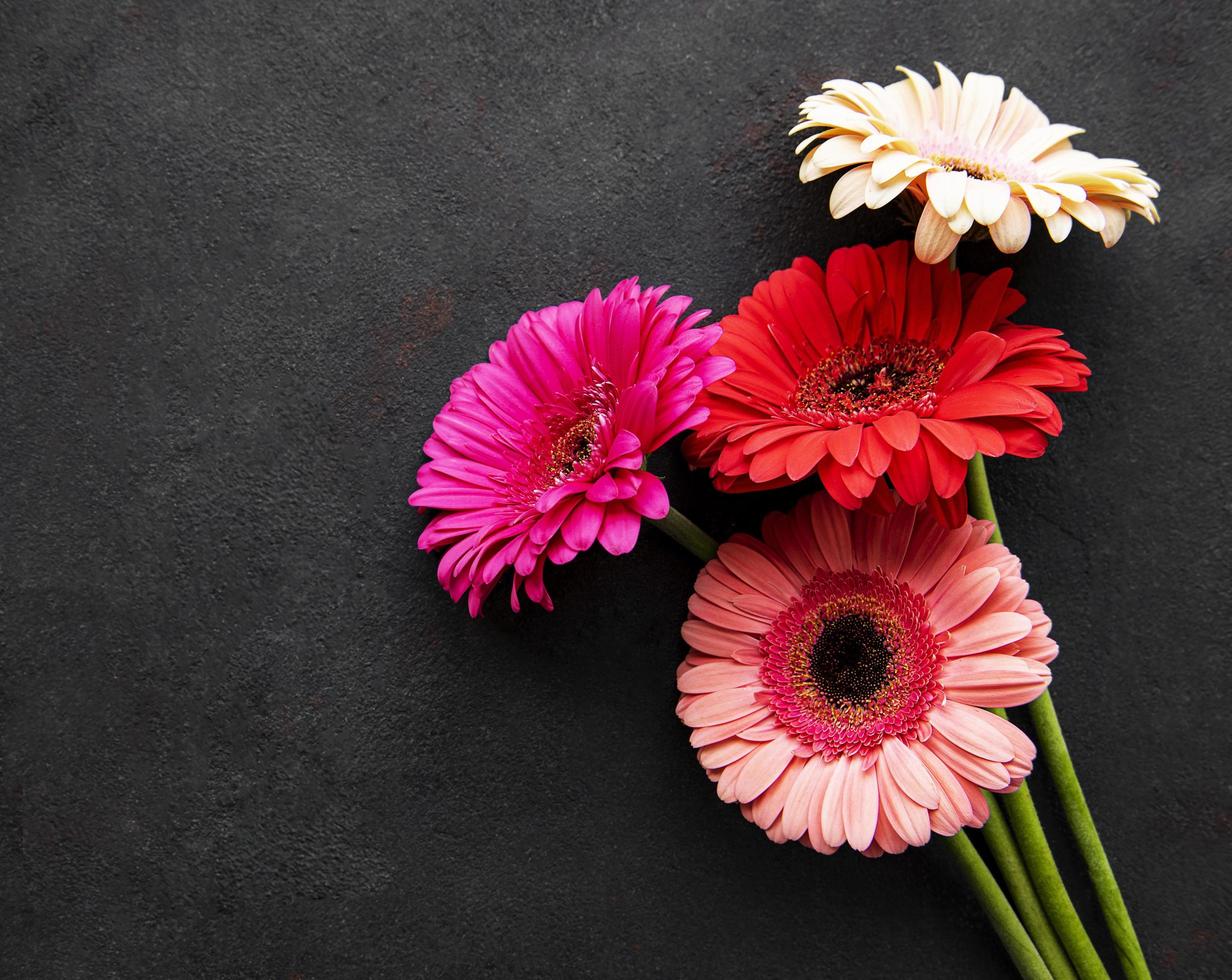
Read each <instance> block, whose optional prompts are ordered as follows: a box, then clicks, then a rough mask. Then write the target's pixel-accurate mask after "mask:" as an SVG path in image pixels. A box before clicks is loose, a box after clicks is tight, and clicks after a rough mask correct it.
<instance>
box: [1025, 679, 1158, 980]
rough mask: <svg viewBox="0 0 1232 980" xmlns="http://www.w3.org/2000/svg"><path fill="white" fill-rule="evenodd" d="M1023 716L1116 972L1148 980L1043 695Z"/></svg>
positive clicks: (1113, 878)
mask: <svg viewBox="0 0 1232 980" xmlns="http://www.w3.org/2000/svg"><path fill="white" fill-rule="evenodd" d="M1027 710H1028V711H1029V712H1030V714H1031V721H1032V723H1033V724H1034V725H1035V734H1036V737H1037V738H1038V739H1039V743H1040V750H1041V754H1042V755H1043V756H1044V761H1045V762H1046V763H1047V764H1048V772H1049V774H1050V775H1051V776H1052V784H1053V785H1054V786H1055V787H1056V789H1057V796H1059V797H1060V798H1061V806H1062V807H1064V809H1065V819H1066V820H1068V821H1069V827H1070V830H1071V831H1072V832H1073V834H1074V837H1075V839H1076V840H1077V841H1078V850H1079V851H1081V852H1082V859H1083V860H1084V861H1085V862H1086V865H1087V873H1088V874H1090V876H1091V882H1092V884H1094V885H1095V894H1096V895H1097V896H1098V897H1099V907H1100V908H1101V909H1102V910H1103V912H1104V921H1105V922H1107V923H1108V931H1109V932H1110V933H1112V941H1113V942H1114V943H1115V944H1116V950H1117V957H1118V958H1119V959H1120V961H1121V969H1122V970H1124V971H1125V975H1126V976H1127V977H1129V978H1130V980H1148V978H1149V977H1150V975H1151V971H1150V970H1149V969H1148V968H1147V965H1146V957H1145V956H1143V955H1142V946H1141V944H1140V943H1139V942H1138V934H1137V933H1136V932H1134V924H1133V922H1132V921H1130V918H1129V909H1127V908H1126V907H1125V899H1124V898H1123V897H1122V896H1121V889H1120V888H1119V887H1118V885H1117V881H1116V876H1115V875H1114V874H1113V873H1112V865H1111V864H1109V863H1108V855H1107V854H1106V853H1104V845H1103V844H1102V843H1101V842H1100V839H1099V833H1098V832H1097V831H1096V830H1095V821H1094V820H1093V819H1092V817H1091V810H1090V808H1089V807H1088V806H1087V800H1086V797H1085V796H1084V795H1083V792H1082V786H1081V785H1080V784H1079V782H1078V773H1077V772H1075V771H1074V760H1073V759H1072V758H1070V754H1069V749H1068V748H1066V745H1065V736H1064V735H1062V734H1061V723H1060V721H1058V720H1057V711H1056V708H1054V707H1053V704H1052V698H1051V697H1049V695H1048V692H1047V691H1045V692H1044V693H1043V694H1041V695H1040V696H1039V697H1038V698H1036V699H1035V700H1034V701H1032V702H1031V704H1030V705H1029V707H1028V709H1027Z"/></svg>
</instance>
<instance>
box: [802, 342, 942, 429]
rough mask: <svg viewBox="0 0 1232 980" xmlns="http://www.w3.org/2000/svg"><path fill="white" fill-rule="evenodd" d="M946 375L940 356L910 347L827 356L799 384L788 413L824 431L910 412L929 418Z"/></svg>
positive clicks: (886, 345)
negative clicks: (939, 380) (828, 427)
mask: <svg viewBox="0 0 1232 980" xmlns="http://www.w3.org/2000/svg"><path fill="white" fill-rule="evenodd" d="M944 369H945V358H944V354H943V352H942V351H939V350H937V349H936V348H934V347H930V346H928V345H927V344H921V343H916V342H912V341H884V340H878V341H874V342H873V343H872V344H870V345H868V346H867V347H844V348H841V349H840V350H837V351H834V352H832V353H831V354H829V355H827V356H826V357H825V358H824V359H823V360H822V361H821V362H820V363H819V364H817V365H816V366H815V367H814V368H812V369H811V370H810V371H809V372H808V373H807V374H805V375H804V377H802V378H801V379H800V382H799V384H797V385H796V390H795V391H794V392H793V393H792V395H791V397H790V399H789V401H788V405H787V408H788V411H790V412H791V413H793V414H795V415H800V416H804V417H805V418H807V419H809V420H810V421H813V422H819V423H821V424H823V425H831V426H836V427H838V426H844V425H851V424H852V423H855V422H871V421H873V420H874V419H876V418H879V417H881V416H882V415H889V414H892V413H894V412H899V411H902V410H904V409H911V410H912V411H914V412H915V413H916V414H918V415H923V416H928V415H931V414H932V412H933V409H934V408H935V407H936V401H937V395H936V392H935V391H934V388H935V387H936V384H937V380H938V379H939V378H940V377H941V372H942V371H943V370H944Z"/></svg>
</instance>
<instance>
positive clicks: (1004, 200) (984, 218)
mask: <svg viewBox="0 0 1232 980" xmlns="http://www.w3.org/2000/svg"><path fill="white" fill-rule="evenodd" d="M965 198H966V202H967V210H968V211H970V212H971V214H972V215H973V216H974V217H975V220H976V221H978V222H979V223H980V224H982V225H991V224H992V223H993V222H994V221H996V220H997V219H998V218H999V217H1001V213H1002V212H1003V211H1004V210H1005V206H1006V205H1007V204H1009V202H1010V185H1009V184H1007V183H1006V182H1005V181H1004V180H980V179H979V178H978V177H968V178H967V193H966V195H965Z"/></svg>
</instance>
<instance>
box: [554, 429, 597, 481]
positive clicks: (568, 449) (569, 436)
mask: <svg viewBox="0 0 1232 980" xmlns="http://www.w3.org/2000/svg"><path fill="white" fill-rule="evenodd" d="M595 428H596V426H595V420H594V418H593V417H588V418H584V419H580V420H578V421H577V422H575V423H574V424H573V425H571V426H570V427H569V428H568V429H567V430H565V431H564V432H562V433H561V434H560V435H558V436H557V437H556V438H555V439H554V440H553V441H552V449H551V452H550V454H549V456H550V460H549V464H548V471H549V472H550V473H554V474H555V475H556V477H558V478H559V477H563V476H568V475H570V474H571V473H572V472H573V468H574V467H575V466H577V465H578V464H579V463H584V462H586V460H588V459H590V453H591V451H592V449H593V448H594V438H595Z"/></svg>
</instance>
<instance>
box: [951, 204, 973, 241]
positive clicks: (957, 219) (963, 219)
mask: <svg viewBox="0 0 1232 980" xmlns="http://www.w3.org/2000/svg"><path fill="white" fill-rule="evenodd" d="M973 224H975V219H974V218H973V217H971V212H970V211H968V210H967V209H966V208H965V207H960V208H959V209H958V213H957V214H955V215H954V217H952V218H950V219H949V225H950V231H952V232H954V234H955V235H965V234H966V233H967V232H969V231H970V230H971V226H972V225H973Z"/></svg>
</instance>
